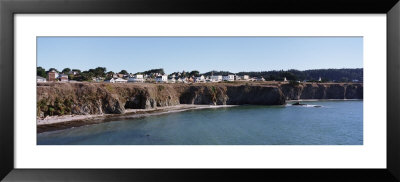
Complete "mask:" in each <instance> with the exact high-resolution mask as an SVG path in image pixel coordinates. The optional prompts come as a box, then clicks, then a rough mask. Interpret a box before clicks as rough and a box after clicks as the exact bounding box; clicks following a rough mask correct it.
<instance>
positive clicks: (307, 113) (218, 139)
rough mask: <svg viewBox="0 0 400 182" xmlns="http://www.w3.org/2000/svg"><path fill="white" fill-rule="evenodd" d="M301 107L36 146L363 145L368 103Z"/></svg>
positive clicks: (205, 113)
mask: <svg viewBox="0 0 400 182" xmlns="http://www.w3.org/2000/svg"><path fill="white" fill-rule="evenodd" d="M302 103H306V104H308V105H307V106H293V105H290V104H288V105H286V106H253V105H246V106H237V107H229V108H212V109H202V110H190V111H184V112H178V113H171V114H163V115H156V116H148V117H144V118H137V119H130V120H118V121H112V122H106V123H100V124H94V125H87V126H82V127H75V128H69V129H64V130H58V131H51V132H44V133H40V134H38V135H37V144H38V145H362V144H363V101H361V100H358V101H307V102H302ZM314 106H321V107H314Z"/></svg>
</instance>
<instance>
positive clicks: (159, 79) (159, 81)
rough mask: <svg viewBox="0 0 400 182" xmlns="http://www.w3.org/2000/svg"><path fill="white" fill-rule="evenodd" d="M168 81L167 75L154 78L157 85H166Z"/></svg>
mask: <svg viewBox="0 0 400 182" xmlns="http://www.w3.org/2000/svg"><path fill="white" fill-rule="evenodd" d="M167 81H168V76H167V75H161V76H157V77H156V82H157V83H166V82H167Z"/></svg>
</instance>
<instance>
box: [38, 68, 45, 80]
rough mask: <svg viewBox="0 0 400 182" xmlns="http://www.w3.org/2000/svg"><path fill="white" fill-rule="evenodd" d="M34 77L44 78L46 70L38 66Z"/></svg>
mask: <svg viewBox="0 0 400 182" xmlns="http://www.w3.org/2000/svg"><path fill="white" fill-rule="evenodd" d="M36 75H37V76H41V77H43V78H46V70H45V69H44V68H42V67H40V66H39V67H37V68H36Z"/></svg>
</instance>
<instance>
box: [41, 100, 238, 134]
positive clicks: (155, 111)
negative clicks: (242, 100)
mask: <svg viewBox="0 0 400 182" xmlns="http://www.w3.org/2000/svg"><path fill="white" fill-rule="evenodd" d="M234 106H236V105H194V104H179V105H174V106H164V107H157V108H151V109H126V110H125V113H124V114H95V115H63V116H47V117H45V118H38V119H37V120H36V124H37V133H41V132H45V131H53V130H59V129H65V128H70V127H78V126H83V125H89V124H96V123H102V122H109V121H112V120H115V119H134V118H140V117H147V116H154V115H162V114H168V113H175V112H183V111H187V110H195V109H211V108H222V107H234Z"/></svg>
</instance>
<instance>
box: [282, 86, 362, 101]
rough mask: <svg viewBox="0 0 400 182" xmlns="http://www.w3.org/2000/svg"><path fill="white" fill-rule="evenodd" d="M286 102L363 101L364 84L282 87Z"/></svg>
mask: <svg viewBox="0 0 400 182" xmlns="http://www.w3.org/2000/svg"><path fill="white" fill-rule="evenodd" d="M281 89H282V92H283V93H284V95H285V99H286V100H299V99H363V84H353V83H351V84H346V83H337V84H336V83H332V84H331V83H329V84H328V83H327V84H317V83H314V84H299V85H296V86H295V85H289V84H284V85H281Z"/></svg>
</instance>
